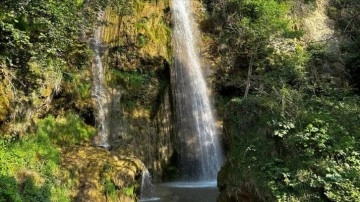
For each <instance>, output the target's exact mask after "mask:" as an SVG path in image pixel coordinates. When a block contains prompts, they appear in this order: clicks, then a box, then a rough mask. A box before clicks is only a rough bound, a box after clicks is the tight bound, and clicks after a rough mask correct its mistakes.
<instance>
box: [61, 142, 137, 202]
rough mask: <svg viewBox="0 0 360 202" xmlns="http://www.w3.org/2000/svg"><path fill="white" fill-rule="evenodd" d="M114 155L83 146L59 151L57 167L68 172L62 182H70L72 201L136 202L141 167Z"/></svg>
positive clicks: (132, 159)
mask: <svg viewBox="0 0 360 202" xmlns="http://www.w3.org/2000/svg"><path fill="white" fill-rule="evenodd" d="M115 153H117V152H113V153H110V152H109V151H107V150H105V149H102V148H99V147H87V146H76V147H71V148H65V149H64V150H63V152H62V162H61V164H62V166H63V167H65V168H66V169H67V170H68V176H66V178H68V179H71V180H72V182H73V186H74V187H73V188H72V190H74V192H73V193H72V197H73V198H74V199H75V200H76V201H84V202H88V201H93V202H97V201H98V202H103V201H124V202H130V201H137V199H136V191H137V190H138V189H139V185H140V181H139V180H140V176H141V172H142V170H143V164H142V162H141V161H140V160H139V159H136V158H134V157H125V156H120V155H116V154H115Z"/></svg>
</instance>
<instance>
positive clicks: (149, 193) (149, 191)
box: [140, 166, 159, 201]
mask: <svg viewBox="0 0 360 202" xmlns="http://www.w3.org/2000/svg"><path fill="white" fill-rule="evenodd" d="M140 191H141V194H140V201H156V200H159V198H158V197H155V187H154V185H153V183H152V178H151V175H150V172H149V170H148V169H146V167H145V166H144V170H143V173H142V179H141V190H140Z"/></svg>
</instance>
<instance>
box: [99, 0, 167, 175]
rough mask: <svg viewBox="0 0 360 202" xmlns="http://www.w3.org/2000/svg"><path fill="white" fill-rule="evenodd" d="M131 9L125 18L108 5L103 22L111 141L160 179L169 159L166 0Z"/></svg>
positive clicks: (124, 15)
mask: <svg viewBox="0 0 360 202" xmlns="http://www.w3.org/2000/svg"><path fill="white" fill-rule="evenodd" d="M130 7H131V12H129V13H125V14H119V13H117V12H116V11H115V10H113V9H112V8H110V7H109V8H107V9H106V10H104V17H103V19H102V20H103V21H104V23H102V26H101V44H102V49H101V60H102V61H103V64H104V68H105V85H106V89H107V91H108V92H109V93H108V98H106V100H107V103H108V105H107V107H108V111H109V115H108V116H109V117H108V118H107V120H109V123H108V125H109V130H110V134H109V139H110V140H109V142H110V146H111V147H112V148H113V149H114V150H116V149H119V148H121V152H122V153H123V154H126V155H134V156H137V157H139V158H140V159H141V160H142V161H143V162H144V164H145V165H146V167H147V168H148V169H149V170H150V172H151V173H152V175H153V177H155V178H156V179H160V178H161V177H162V173H163V170H164V169H166V166H167V165H168V164H169V161H170V159H171V156H172V155H173V146H172V143H171V140H172V139H173V132H172V130H173V127H172V123H173V121H172V117H173V115H172V109H171V108H172V102H171V90H170V89H171V88H170V64H171V55H172V50H171V29H170V13H169V11H170V8H169V1H168V0H158V1H136V2H133V4H131V6H130Z"/></svg>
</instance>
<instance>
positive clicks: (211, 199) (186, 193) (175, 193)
mask: <svg viewBox="0 0 360 202" xmlns="http://www.w3.org/2000/svg"><path fill="white" fill-rule="evenodd" d="M155 193H156V197H155V198H151V199H144V200H141V201H142V202H152V201H156V202H215V201H216V198H217V196H218V194H219V192H218V189H217V187H216V182H213V181H210V182H194V183H191V182H172V183H164V184H157V185H155Z"/></svg>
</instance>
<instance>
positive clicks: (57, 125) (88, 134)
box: [37, 113, 95, 146]
mask: <svg viewBox="0 0 360 202" xmlns="http://www.w3.org/2000/svg"><path fill="white" fill-rule="evenodd" d="M37 135H38V136H39V138H44V140H45V141H47V140H48V139H47V138H50V139H49V140H50V141H51V142H52V143H54V144H57V145H59V146H67V145H74V144H81V143H85V142H88V141H89V140H90V139H91V138H92V137H93V136H94V135H95V129H94V128H93V127H90V126H87V125H86V124H84V122H83V121H82V120H81V119H80V118H79V116H78V115H75V114H72V113H69V114H67V115H65V116H64V117H61V116H59V117H57V118H54V117H53V116H51V115H49V116H47V117H46V118H45V119H43V120H41V121H40V122H39V124H38V133H37Z"/></svg>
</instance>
